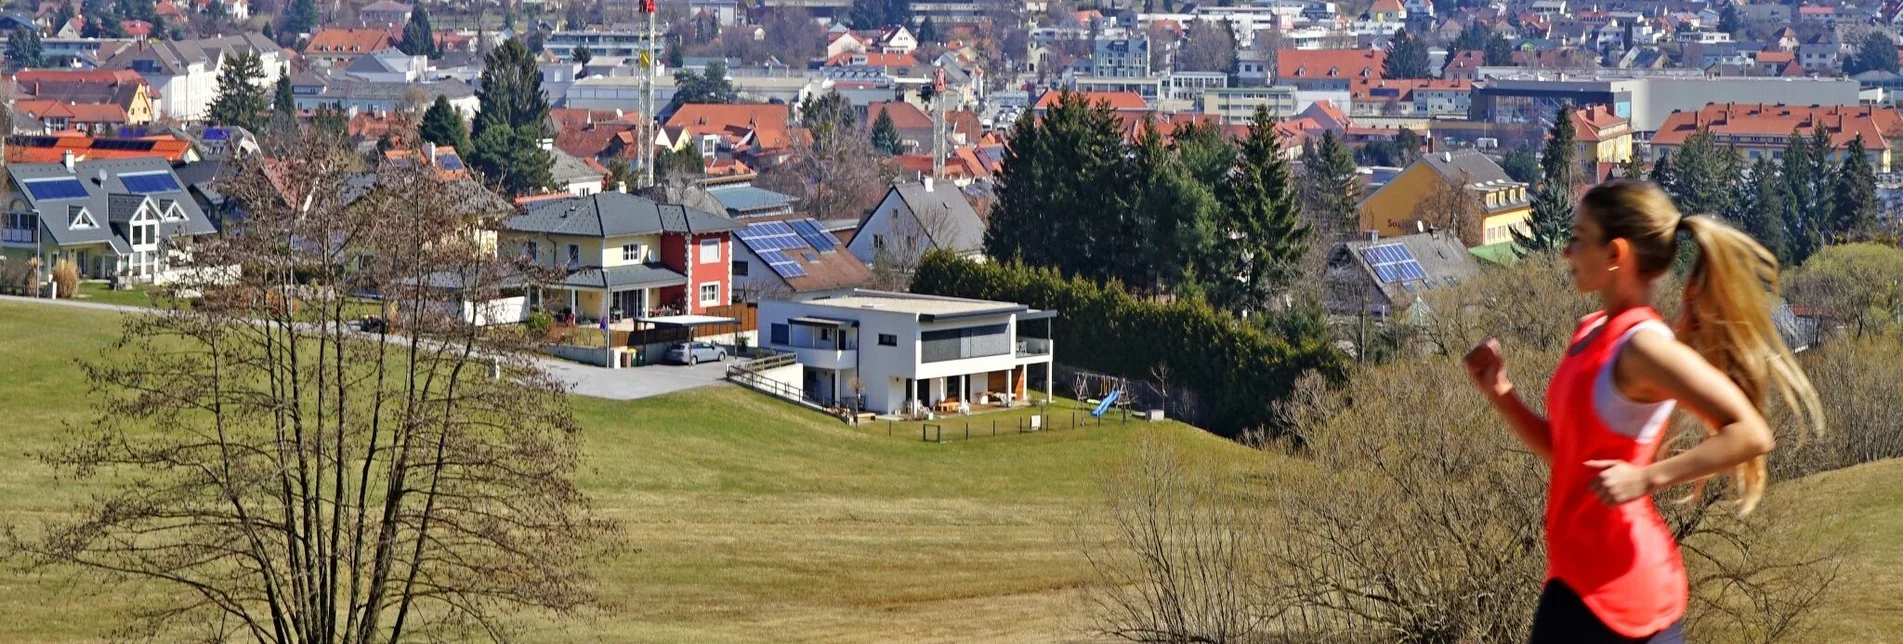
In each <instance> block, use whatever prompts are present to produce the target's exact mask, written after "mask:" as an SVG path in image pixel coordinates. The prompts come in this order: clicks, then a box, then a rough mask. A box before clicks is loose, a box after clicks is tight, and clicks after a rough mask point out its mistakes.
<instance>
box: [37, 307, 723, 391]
mask: <svg viewBox="0 0 1903 644" xmlns="http://www.w3.org/2000/svg"><path fill="white" fill-rule="evenodd" d="M0 302H19V303H23V304H38V305H43V306H69V307H73V308H81V309H94V310H99V311H119V312H122V313H139V312H143V311H148V310H150V309H145V308H142V307H137V306H122V305H117V304H99V303H94V302H84V301H77V300H48V299H44V298H33V297H19V296H13V295H0ZM536 361H537V362H540V363H541V364H542V366H543V367H544V368H546V369H548V371H549V373H551V374H554V375H555V376H556V377H558V378H561V379H562V381H563V382H566V383H568V389H569V391H571V392H573V393H576V394H580V395H583V396H591V397H594V398H607V399H610V400H635V399H638V398H648V397H651V396H659V395H661V394H665V393H671V392H676V391H682V390H686V389H693V388H695V387H705V386H708V385H714V384H720V383H722V382H723V381H722V380H721V378H722V376H724V375H726V365H725V364H724V363H717V362H709V363H703V364H699V365H695V366H692V367H688V366H679V365H666V364H662V365H651V366H647V367H641V368H638V369H608V368H604V367H596V366H591V365H585V364H580V363H575V362H569V361H567V360H559V359H556V358H550V357H539V358H536Z"/></svg>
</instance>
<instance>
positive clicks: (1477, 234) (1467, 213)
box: [1408, 172, 1487, 247]
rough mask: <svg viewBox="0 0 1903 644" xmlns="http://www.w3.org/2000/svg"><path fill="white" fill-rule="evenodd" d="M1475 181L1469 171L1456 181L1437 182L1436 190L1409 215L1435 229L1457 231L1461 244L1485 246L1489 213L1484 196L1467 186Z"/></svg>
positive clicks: (1431, 191) (1424, 198) (1430, 192)
mask: <svg viewBox="0 0 1903 644" xmlns="http://www.w3.org/2000/svg"><path fill="white" fill-rule="evenodd" d="M1472 183H1473V177H1472V175H1470V174H1468V173H1466V172H1462V173H1461V174H1460V176H1459V177H1458V178H1457V179H1455V180H1453V181H1436V182H1434V188H1433V190H1430V191H1429V192H1428V193H1427V196H1426V197H1423V198H1422V199H1421V201H1420V203H1417V204H1415V205H1414V210H1413V212H1411V213H1409V214H1408V217H1409V218H1410V219H1413V220H1417V221H1421V222H1425V223H1426V224H1427V225H1429V226H1433V227H1435V228H1439V229H1442V230H1451V231H1454V235H1455V236H1457V237H1459V238H1460V241H1461V243H1463V244H1466V245H1467V246H1469V247H1472V246H1479V245H1481V244H1482V243H1483V242H1485V241H1486V231H1485V229H1484V221H1485V217H1486V215H1487V212H1486V210H1485V209H1484V208H1482V207H1481V204H1480V195H1479V194H1478V193H1476V192H1474V191H1472V190H1469V189H1468V188H1467V186H1468V185H1470V184H1472Z"/></svg>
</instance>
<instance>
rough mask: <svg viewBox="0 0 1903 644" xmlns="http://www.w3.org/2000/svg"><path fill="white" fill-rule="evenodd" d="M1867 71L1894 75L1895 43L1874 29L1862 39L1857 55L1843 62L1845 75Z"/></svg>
mask: <svg viewBox="0 0 1903 644" xmlns="http://www.w3.org/2000/svg"><path fill="white" fill-rule="evenodd" d="M1868 71H1885V72H1890V73H1896V71H1897V60H1896V41H1894V40H1891V39H1890V36H1889V34H1885V33H1883V32H1882V31H1878V30H1875V29H1872V30H1870V33H1869V35H1866V36H1864V37H1863V42H1862V43H1859V44H1858V46H1857V54H1856V55H1855V56H1851V57H1849V58H1847V59H1845V60H1844V73H1845V74H1851V75H1856V74H1861V73H1863V72H1868Z"/></svg>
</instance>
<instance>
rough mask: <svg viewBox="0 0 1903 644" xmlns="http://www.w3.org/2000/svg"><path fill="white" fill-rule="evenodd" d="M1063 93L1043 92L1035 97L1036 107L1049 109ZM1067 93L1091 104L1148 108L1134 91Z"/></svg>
mask: <svg viewBox="0 0 1903 644" xmlns="http://www.w3.org/2000/svg"><path fill="white" fill-rule="evenodd" d="M1064 94H1065V93H1064V92H1059V91H1057V90H1049V91H1046V92H1044V95H1043V96H1039V97H1037V105H1036V109H1040V110H1042V109H1050V107H1051V106H1052V105H1056V104H1057V101H1058V100H1059V99H1060V98H1062V97H1063V96H1064ZM1069 94H1070V95H1072V96H1077V97H1081V98H1083V99H1084V100H1085V101H1088V102H1089V103H1090V104H1091V105H1097V104H1099V103H1109V104H1110V109H1113V110H1148V109H1150V104H1149V103H1146V102H1144V100H1143V97H1142V96H1139V95H1137V93H1136V92H1069Z"/></svg>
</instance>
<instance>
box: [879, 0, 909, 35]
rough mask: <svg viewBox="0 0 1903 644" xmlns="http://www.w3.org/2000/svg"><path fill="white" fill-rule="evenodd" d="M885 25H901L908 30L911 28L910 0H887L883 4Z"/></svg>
mask: <svg viewBox="0 0 1903 644" xmlns="http://www.w3.org/2000/svg"><path fill="white" fill-rule="evenodd" d="M885 23H886V24H888V25H903V26H905V27H907V28H910V27H911V26H912V0H888V1H887V2H886V4H885ZM915 35H916V34H915Z"/></svg>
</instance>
